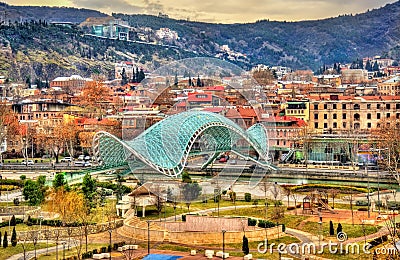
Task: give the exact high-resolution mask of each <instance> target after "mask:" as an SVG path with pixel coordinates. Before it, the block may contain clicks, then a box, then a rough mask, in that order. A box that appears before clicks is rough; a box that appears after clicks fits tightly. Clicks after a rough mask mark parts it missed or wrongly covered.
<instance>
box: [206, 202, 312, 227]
mask: <svg viewBox="0 0 400 260" xmlns="http://www.w3.org/2000/svg"><path fill="white" fill-rule="evenodd" d="M272 210H273V207H268V210H267V217H268V219H269V220H270V219H271V214H272ZM212 215H213V216H217V215H218V213H217V212H213V213H212ZM219 215H220V216H242V217H251V218H260V219H264V217H265V208H264V207H262V206H257V207H248V208H242V209H237V210H236V211H235V210H227V211H221V212H220V213H219ZM305 219H307V217H306V216H301V215H289V214H285V216H284V217H283V218H282V219H280V220H278V221H276V222H278V223H279V224H285V226H286V227H288V228H297V226H298V225H299V224H300V223H301V222H302V221H303V220H305Z"/></svg>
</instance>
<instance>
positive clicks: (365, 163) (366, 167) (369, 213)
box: [364, 159, 371, 218]
mask: <svg viewBox="0 0 400 260" xmlns="http://www.w3.org/2000/svg"><path fill="white" fill-rule="evenodd" d="M364 166H365V175H366V176H367V181H368V187H367V189H368V194H367V199H368V218H370V217H371V212H370V195H369V176H368V163H367V159H365V160H364Z"/></svg>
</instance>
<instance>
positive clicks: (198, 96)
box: [187, 92, 212, 102]
mask: <svg viewBox="0 0 400 260" xmlns="http://www.w3.org/2000/svg"><path fill="white" fill-rule="evenodd" d="M187 101H188V102H199V101H200V102H211V101H212V95H211V94H210V93H198V92H195V93H189V95H188V98H187Z"/></svg>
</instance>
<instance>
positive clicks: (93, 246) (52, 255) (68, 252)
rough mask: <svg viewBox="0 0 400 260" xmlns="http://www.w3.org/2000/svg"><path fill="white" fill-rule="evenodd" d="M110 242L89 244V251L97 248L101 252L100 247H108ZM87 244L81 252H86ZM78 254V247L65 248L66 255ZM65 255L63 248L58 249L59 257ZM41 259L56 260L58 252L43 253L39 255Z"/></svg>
mask: <svg viewBox="0 0 400 260" xmlns="http://www.w3.org/2000/svg"><path fill="white" fill-rule="evenodd" d="M108 245H109V244H88V251H92V250H94V249H97V251H98V252H100V248H102V247H104V246H105V247H108ZM85 252H86V250H85V244H83V245H82V250H81V254H82V253H85ZM76 255H77V251H76V248H71V249H70V250H68V249H65V257H66V258H67V257H70V256H76ZM62 257H63V250H62V249H61V250H58V258H59V259H62ZM38 259H39V260H54V259H56V252H51V253H50V254H49V255H45V254H42V255H40V256H38Z"/></svg>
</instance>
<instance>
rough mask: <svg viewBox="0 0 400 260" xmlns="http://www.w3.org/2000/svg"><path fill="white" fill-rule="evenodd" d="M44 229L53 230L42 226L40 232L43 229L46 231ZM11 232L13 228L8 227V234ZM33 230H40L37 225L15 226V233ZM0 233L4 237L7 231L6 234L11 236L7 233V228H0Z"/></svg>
mask: <svg viewBox="0 0 400 260" xmlns="http://www.w3.org/2000/svg"><path fill="white" fill-rule="evenodd" d="M46 228H49V229H51V228H53V227H50V226H43V225H42V230H44V229H46ZM12 230H13V226H11V227H10V232H12ZM33 230H37V231H39V230H40V226H39V225H32V226H28V225H26V224H18V225H16V226H15V231H16V232H17V233H18V231H33ZM0 231H1V234H2V235H3V236H4V232H5V231H7V234H8V235H9V236H10V235H11V234H10V232H9V230H8V226H6V227H2V228H0Z"/></svg>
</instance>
